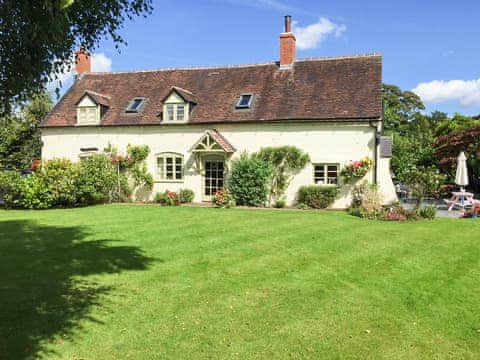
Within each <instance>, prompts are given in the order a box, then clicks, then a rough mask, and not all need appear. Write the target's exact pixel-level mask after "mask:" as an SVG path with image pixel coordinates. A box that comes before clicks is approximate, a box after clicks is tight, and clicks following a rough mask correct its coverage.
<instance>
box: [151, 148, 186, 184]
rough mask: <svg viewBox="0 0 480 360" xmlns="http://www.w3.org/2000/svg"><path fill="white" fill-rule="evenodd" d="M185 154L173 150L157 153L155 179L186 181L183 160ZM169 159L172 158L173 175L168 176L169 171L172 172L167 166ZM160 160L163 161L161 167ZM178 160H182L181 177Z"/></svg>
mask: <svg viewBox="0 0 480 360" xmlns="http://www.w3.org/2000/svg"><path fill="white" fill-rule="evenodd" d="M183 158H184V157H183V155H182V154H179V153H173V152H163V153H159V154H157V155H155V179H156V181H157V182H184V180H185V164H184V161H183ZM168 159H172V162H171V164H172V170H171V174H172V177H171V178H168V173H169V172H170V171H169V170H168V168H167V166H168ZM160 160H161V161H162V165H161V168H160V166H159V163H160ZM177 160H179V161H180V166H181V168H180V177H179V176H178V172H179V171H177V169H176V167H177V162H178V161H177Z"/></svg>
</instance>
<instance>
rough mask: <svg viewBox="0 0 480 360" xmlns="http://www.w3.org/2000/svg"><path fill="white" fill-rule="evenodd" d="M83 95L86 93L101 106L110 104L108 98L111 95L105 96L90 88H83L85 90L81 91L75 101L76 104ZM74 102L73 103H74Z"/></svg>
mask: <svg viewBox="0 0 480 360" xmlns="http://www.w3.org/2000/svg"><path fill="white" fill-rule="evenodd" d="M85 95H88V96H89V97H90V98H91V99H92V100H93V101H95V103H97V104H99V105H103V106H107V107H108V106H109V104H110V99H111V97H110V96H107V95H102V94H99V93H96V92H95V91H91V90H85V92H84V93H83V95H82V96H81V97H80V98H79V99H78V101H77V102H76V104H78V103H79V102H80V100H82V99H83V97H84V96H85ZM76 104H75V105H76Z"/></svg>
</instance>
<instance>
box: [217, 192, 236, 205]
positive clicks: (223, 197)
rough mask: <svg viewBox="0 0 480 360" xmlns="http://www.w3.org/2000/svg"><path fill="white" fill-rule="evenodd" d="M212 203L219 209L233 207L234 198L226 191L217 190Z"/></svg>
mask: <svg viewBox="0 0 480 360" xmlns="http://www.w3.org/2000/svg"><path fill="white" fill-rule="evenodd" d="M213 203H214V204H215V206H216V207H219V208H230V207H232V206H235V198H234V197H233V196H232V194H231V193H230V191H229V190H228V189H223V190H218V191H217V192H216V193H215V195H214V196H213Z"/></svg>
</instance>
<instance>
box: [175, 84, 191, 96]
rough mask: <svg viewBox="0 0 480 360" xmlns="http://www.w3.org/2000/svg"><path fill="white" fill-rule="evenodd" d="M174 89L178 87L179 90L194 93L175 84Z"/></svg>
mask: <svg viewBox="0 0 480 360" xmlns="http://www.w3.org/2000/svg"><path fill="white" fill-rule="evenodd" d="M172 89H178V90H181V91H185V92H186V93H189V94H190V95H193V93H192V92H191V91H190V90H187V89H184V88H181V87H180V86H176V85H173V86H172Z"/></svg>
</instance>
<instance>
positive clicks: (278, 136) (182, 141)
mask: <svg viewBox="0 0 480 360" xmlns="http://www.w3.org/2000/svg"><path fill="white" fill-rule="evenodd" d="M211 128H213V127H212V126H202V125H168V126H124V127H85V126H83V127H69V128H45V129H42V141H43V144H44V145H43V149H42V158H43V159H52V158H62V157H65V158H69V159H71V160H73V161H77V160H78V159H79V154H80V153H81V152H80V148H91V147H96V148H98V149H99V150H100V151H101V150H103V148H105V147H106V146H107V145H108V144H109V143H111V144H112V145H115V146H117V147H118V149H119V150H120V151H122V152H124V151H125V149H126V147H127V145H128V144H135V145H148V146H149V147H150V150H151V155H150V156H149V159H148V167H149V171H150V172H151V173H152V174H155V164H156V161H155V155H156V154H158V153H162V152H175V153H180V154H183V155H184V163H185V179H184V181H183V182H158V181H157V182H155V186H154V189H153V194H154V193H155V192H159V191H165V190H167V189H168V190H172V191H176V190H178V189H181V188H189V189H192V190H193V191H194V192H195V201H201V200H202V193H203V181H202V175H201V174H200V172H199V170H198V169H197V167H196V162H195V161H194V156H193V155H192V154H191V153H190V152H189V150H190V148H191V147H192V145H193V144H195V142H196V141H197V140H198V139H199V138H200V137H201V136H202V135H203V134H204V131H205V130H207V129H211ZM214 128H215V129H216V130H217V131H219V132H220V133H221V134H222V135H223V136H224V137H225V138H226V139H227V140H228V141H229V142H230V143H231V144H232V145H233V146H234V147H235V148H236V149H237V151H236V153H235V154H234V155H233V158H235V157H237V156H239V155H240V154H241V153H242V152H243V151H247V152H255V151H258V150H259V149H260V148H261V147H265V146H281V145H294V146H297V147H299V148H301V149H302V150H303V151H305V152H307V153H308V154H309V155H310V158H311V161H312V163H339V164H340V167H342V166H343V165H344V164H346V163H348V162H349V161H351V160H358V159H360V158H362V157H364V156H369V157H371V158H373V157H374V146H375V129H373V128H372V127H370V126H369V125H368V123H329V124H326V123H299V122H295V123H291V124H285V123H270V124H219V125H216V126H214ZM381 160H382V159H381ZM386 160H387V163H385V161H383V162H382V161H379V164H382V166H383V167H385V166H388V159H386ZM386 173H387V172H386V170H383V171H382V174H383V175H381V176H382V177H381V181H379V183H380V186H381V191H382V192H384V188H385V189H386V192H387V194H390V191H391V189H390V185H391V187H392V188H393V184H391V179H390V178H389V177H388V178H387V177H385V174H386ZM388 176H389V171H388ZM365 178H366V179H367V180H368V181H370V182H372V181H373V179H374V177H373V171H371V172H369V173H368V174H367V175H366V177H365ZM310 184H313V167H312V165H311V164H309V165H308V166H307V167H306V168H305V169H303V170H302V171H301V172H300V173H299V174H297V175H296V176H295V177H294V179H293V180H292V182H291V184H290V186H289V188H288V189H287V202H288V203H289V204H293V203H294V202H295V198H296V193H297V190H298V188H299V187H300V186H302V185H310ZM351 188H352V185H348V186H342V192H341V196H340V197H339V198H338V199H337V200H336V201H335V203H334V205H333V207H334V208H346V207H347V206H348V205H349V203H350V190H351ZM389 197H391V196H390V195H389Z"/></svg>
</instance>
